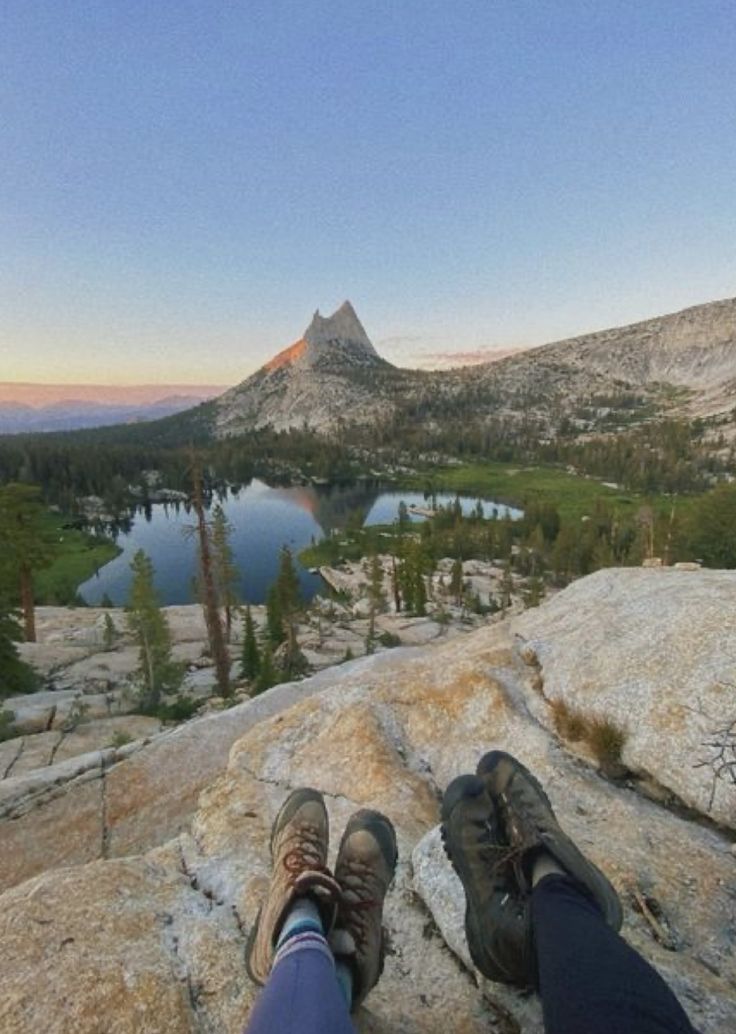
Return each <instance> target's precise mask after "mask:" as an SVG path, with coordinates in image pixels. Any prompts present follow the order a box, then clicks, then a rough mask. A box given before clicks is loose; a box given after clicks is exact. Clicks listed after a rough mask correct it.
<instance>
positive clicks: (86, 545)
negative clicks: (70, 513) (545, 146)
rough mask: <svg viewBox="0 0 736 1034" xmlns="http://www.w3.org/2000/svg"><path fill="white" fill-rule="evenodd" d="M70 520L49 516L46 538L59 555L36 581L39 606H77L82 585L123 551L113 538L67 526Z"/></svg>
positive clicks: (60, 516)
mask: <svg viewBox="0 0 736 1034" xmlns="http://www.w3.org/2000/svg"><path fill="white" fill-rule="evenodd" d="M67 521H68V518H67V517H65V516H64V515H62V514H58V513H52V512H50V511H49V513H48V514H47V515H46V517H45V529H44V530H45V533H46V536H47V537H48V541H50V542H52V543H54V544H55V548H56V549H57V550H58V552H57V555H56V557H55V559H54V562H53V563H52V564H51V565H50V567H47V568H44V569H43V570H41V571H37V572H36V575H35V577H34V579H33V584H34V590H35V595H36V603H37V604H38V605H39V606H44V605H47V606H48V605H50V606H68V605H69V604H73V603H75V602H76V600H77V590H78V588H79V586H80V585H81V584H82V582H86V581H87V579H88V578H91V577H92V575H93V574H94V573H95V572H96V571H98V570H99V569H100V568H101V567H103V566H104V565H105V564H107V563H109V562H110V561H111V560H114V559H115V557H116V556H118V554H119V553H121V552H122V550H121V549H120V547H119V546H116V545H115V543H114V542H113V541H112V540H111V539H103V538H100V537H99V536H97V535H92V534H90V533H89V532H87V531H82V530H80V529H78V528H70V527H65V524H66V522H67Z"/></svg>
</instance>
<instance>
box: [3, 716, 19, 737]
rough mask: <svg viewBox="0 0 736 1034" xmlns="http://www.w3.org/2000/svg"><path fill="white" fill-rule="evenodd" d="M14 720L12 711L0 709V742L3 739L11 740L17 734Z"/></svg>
mask: <svg viewBox="0 0 736 1034" xmlns="http://www.w3.org/2000/svg"><path fill="white" fill-rule="evenodd" d="M14 721H15V712H14V711H8V710H4V711H0V743H2V742H3V740H12V738H13V737H14V736H17V735H18V730H17V729H16V728H15V725H14V724H13V722H14Z"/></svg>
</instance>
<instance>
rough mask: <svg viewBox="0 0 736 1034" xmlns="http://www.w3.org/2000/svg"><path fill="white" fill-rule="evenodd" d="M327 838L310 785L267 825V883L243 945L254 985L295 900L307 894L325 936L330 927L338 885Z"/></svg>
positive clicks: (322, 811) (267, 968)
mask: <svg viewBox="0 0 736 1034" xmlns="http://www.w3.org/2000/svg"><path fill="white" fill-rule="evenodd" d="M328 842H329V820H328V817H327V810H326V808H325V803H324V800H323V797H322V794H321V793H320V792H319V791H318V790H312V789H310V788H309V787H304V788H302V789H300V790H294V791H293V793H291V794H290V795H289V796H288V797H287V798H286V800H285V801H284V803H283V804H282V806H281V810H280V811H279V813H278V815H277V816H276V818H275V820H274V823H273V827H272V829H271V859H272V862H273V872H272V874H271V883H270V886H269V888H268V895H267V897H266V900H265V901H264V903H263V905H262V906H261V908H260V909H259V911H258V915H257V916H256V921H255V923H254V924H253V927H252V929H251V932H250V936H249V938H248V945H247V947H246V969H247V971H248V975H249V976H250V978H251V980H253V981H255V983H257V984H264V983H265V982H266V979H267V977H268V974H269V973H270V972H271V965H272V963H273V957H274V952H275V947H276V941H277V939H278V935H279V933H280V932H281V927H282V926H283V923H284V920H285V918H286V916H287V915H288V912H289V909H290V908H291V906H292V905H293V904H294V902H295V901H296V899H297V898H299V897H309V898H311V899H312V900H313V901H314V902H315V904H316V905H317V906H318V908H319V910H320V915H321V917H322V925H323V928H324V930H325V934H327V933H329V931H330V930H331V928H332V926H333V924H334V921H335V917H336V915H337V904H338V900H339V898H340V887H339V885H338V883H337V880H336V879H335V878H334V876H333V875H332V874H331V873H330V871H329V869H328V868H327V849H328Z"/></svg>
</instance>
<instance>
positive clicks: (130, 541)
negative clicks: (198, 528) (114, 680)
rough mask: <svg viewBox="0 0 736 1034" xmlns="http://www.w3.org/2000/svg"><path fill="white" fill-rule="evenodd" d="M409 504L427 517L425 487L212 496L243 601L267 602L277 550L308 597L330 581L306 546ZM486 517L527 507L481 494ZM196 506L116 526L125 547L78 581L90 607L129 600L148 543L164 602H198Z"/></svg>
mask: <svg viewBox="0 0 736 1034" xmlns="http://www.w3.org/2000/svg"><path fill="white" fill-rule="evenodd" d="M455 498H456V496H455V495H454V494H439V493H438V494H437V496H436V500H437V503H438V504H439V505H443V506H447V505H449V504H451V503H453V502H454V500H455ZM457 498H459V499H460V504H461V506H462V509H463V512H464V513H466V514H467V513H470V512H471V511H472V510H474V509H475V507H476V506H477V504H478V500H477V499H476V498H475V497H470V496H462V495H461V496H459V497H457ZM402 501H403V502H404V503H405V504H406V506H407V507H409V508H410V512H409V518H410V520H412V521H421V520H424V519H426V518H425V517H423V516H421V515H420V514H416V513H412V512H411V508H412V507H417V508H419V509H423V508H427V507H428V506H429V505H430V503H429V502H428V500H427V498H426V497H425V496H424V494H423V493H421V492H416V491H401V490H396V489H391V490H390V491H388V490H385V487H384V486H382V485H380V483H374V484H372V485H371V483H367V482H359V483H356V484H353V485H350V486H345V485H341V486H338V485H330V486H314V485H304V486H297V487H291V488H278V487H271V486H269V485H267V484H265V483H264V482H263V481H258V480H256V479H254V480H253V481H251V482H250V484H249V485H248V486H247V487H244V488H240V489H237V490H236V489H230V490H228V491H226V492H224V493H223V494H221V495H219V496H217V497H216V498H214V499H213V500H212V501H211V503H210V506H209V510H210V512H211V508H212V507H213V506H215V505H216V504H217V503H219V504H220V505H221V506H222V508H223V510H224V511H225V515H226V517H227V519H228V522H229V523H230V526H231V529H232V535H231V539H230V544H231V547H232V550H233V554H234V558H235V563H236V565H237V567H238V570H239V571H240V572H241V584H240V587H239V588H240V599H241V600H243V601H244V602H248V603H254V604H257V603H263V602H264V601H265V599H266V595H267V593H268V590H269V588H270V586H271V585H272V584H273V582H274V580H275V578H276V575H277V573H278V566H279V554H280V551H281V549H282V547H283V546H288V547H289V549H290V550H291V551H292V553H293V555H294V559H295V566H296V568H297V571H298V574H299V580H300V584H301V591H302V596H303V598H304V599H305V601H309V600H311V598H312V597H313V596H314V595H315V594H316V593H317V592H318V591H319V590H320V589H324V582H323V581H322V579H321V578H320V577H319V575H318V574H316V573H315V572H312V571H309V570H307V569H306V568H305V567H303V566H302V565H301V564H300V563H299V562H298V559H297V557H298V553H299V552H300V550H302V549H304V548H305V547H306V546H309V545H310V544H312V543H313V542H318V541H320V540H321V539H323V538H324V537H325V536H326V535H333V534H337V535H339V534H340V531H341V529H344V528H345V525H346V523H347V521H348V519H349V518H351V519H352V520H355V514H356V512H360V514H362V515H364V517H363V524H364V526H368V525H376V524H384V525H385V524H388V525H390V524H392V523H393V522H394V521H396V520H397V519H398V514H399V504H400V503H401V502H402ZM480 502H481V506H482V507H483V514H484V516H485V517H492V516H493V514H494V512H495V513H496V515H497V516H498V517H504V516H505V515H507V514H508V515H509V516H510V517H512V518H517V517H520V516H521V511H520V510H517V509H514V508H513V507H510V506H506V505H504V504H503V503H497V502H493V501H492V500H480ZM194 528H195V515H194V511H193V510H192V509H191V507H190V506H189V505H188V504H185V503H154V504H151V505H149V506H147V507H145V508H140V509H138V510H137V511H136V512H135V513H134V514H133V515H132V516H131V518H130V519H129V520H128V521H126V522H124V523H123V524H122V525H121V526H119V527H118V528H117V529H113V530H112V532H111V533H112V534H113V535H114V537H115V541H116V543H117V545H118V547H119V548H120V549H121V552H120V553H119V554H118V556H117V557H116V558H115V559H114V560H112V561H110V563H108V564H105V565H104V567H101V568H100V569H99V570H98V571H97V573H96V574H95V575H93V576H92V577H91V578H89V579H88V580H87V581H86V582H83V583H82V584H81V585H80V586H79V590H78V591H79V594H80V596H81V597H82V599H84V601H85V602H86V603H87V604H89V605H90V606H98V605H99V604H100V603H101V601H102V600H103V598H105V597H107V598H108V599H109V600H111V601H112V603H113V604H115V605H116V606H122V605H124V604H125V603H126V602H127V599H128V594H129V591H130V585H131V581H132V572H131V569H130V563H131V560H132V559H133V555H134V554H135V553H136V551H137V550H139V549H142V550H144V552H145V553H147V554H148V556H149V557H150V558H151V560H152V561H153V565H154V568H155V571H156V579H155V584H156V589H157V592H158V596H159V599H160V601H161V603H163V604H164V605H173V604H183V603H193V602H194V601H195V576H196V570H197V546H196V535H195V534H194Z"/></svg>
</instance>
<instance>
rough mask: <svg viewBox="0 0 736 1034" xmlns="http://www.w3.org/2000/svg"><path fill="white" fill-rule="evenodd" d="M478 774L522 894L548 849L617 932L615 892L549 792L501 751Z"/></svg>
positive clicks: (488, 756)
mask: <svg viewBox="0 0 736 1034" xmlns="http://www.w3.org/2000/svg"><path fill="white" fill-rule="evenodd" d="M477 771H478V776H479V777H480V778H481V779H482V780H483V781H484V783H485V785H486V787H487V788H488V792H489V794H490V795H491V797H492V798H493V801H494V803H495V804H496V807H497V809H498V812H499V817H500V819H501V825H502V828H503V834H504V838H505V839H506V840H507V841H508V843H509V845H510V846H511V848H512V849H513V851H514V854H515V855H516V860H515V864H514V871H515V873H516V878H517V880H518V882H519V886H520V888H521V890H522V891H523V892H525V893H527V894H530V893H531V890H532V870H533V868H534V860H535V858H536V857H537V856H538V855H539V853H540V852H542V851H546V852H547V853H548V854H550V855H551V856H552V857H553V858H554V860H555V861H556V862H557V864H558V865H559V866H560V868H562V869H564V870H565V873H566V874H567V875H568V876H569V877H571V878H572V880H573V881H574V882H575V883H577V884H579V886H580V887H581V888H582V889H583V890H584V891H585V892H586V893H587V894H588V896H589V897H590V898H592V899H593V901H595V903H596V904H597V905H598V907H599V908H600V910H601V912H602V913H603V917H604V919H605V921H606V922H607V923H608V925H609V926H611V927H612V928H613V929H614V930H619V929H620V928H621V922H622V920H623V913H622V911H621V902H620V901H619V899H618V895H617V893H616V891H615V890H614V889H613V887H612V886H611V884H610V883H609V882H608V880H607V879H606V877H605V876H604V875H603V873H602V872H601V871H600V869H599V868H598V867H597V866H595V865H594V864H593V863H592V862H590V861H588V859H587V858H586V857H585V855H584V854H582V852H581V851H580V850H578V848H577V847H576V846H575V844H574V843H573V842H572V840H571V839H570V837H569V836H567V834H566V833H564V832H563V831H562V829H561V828H560V825H559V823H558V821H557V819H556V817H555V813H554V811H553V810H552V805H551V804H550V802H549V798H548V797H547V794H546V793H545V792H544V790H543V789H542V787H541V785H540V784H539V782H538V781H537V780H536V779H535V778H534V776H533V775H532V774H531V772H530V771H529V770H528V769H527V768H525V767H524V765H522V763H521V762H520V761H517V760H516V758H514V757H512V756H511V755H510V754H506V753H505V752H504V751H502V750H493V751H491V752H490V753H489V754H486V755H485V756H484V757H482V758H481V760H480V761H479V762H478V769H477Z"/></svg>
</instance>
